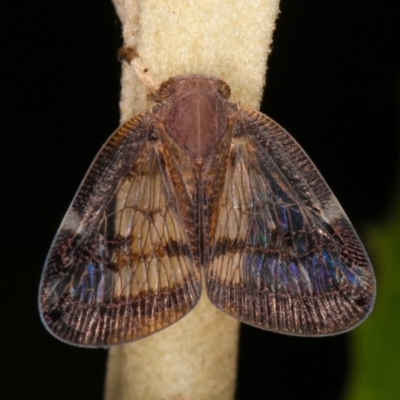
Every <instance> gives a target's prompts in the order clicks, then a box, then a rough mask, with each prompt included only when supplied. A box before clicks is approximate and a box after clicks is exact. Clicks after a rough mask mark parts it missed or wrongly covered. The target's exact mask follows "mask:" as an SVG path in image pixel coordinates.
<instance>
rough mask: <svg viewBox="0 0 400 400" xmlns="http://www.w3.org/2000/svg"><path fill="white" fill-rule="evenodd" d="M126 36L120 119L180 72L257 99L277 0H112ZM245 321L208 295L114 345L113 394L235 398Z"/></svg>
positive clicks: (109, 397) (149, 398) (123, 397)
mask: <svg viewBox="0 0 400 400" xmlns="http://www.w3.org/2000/svg"><path fill="white" fill-rule="evenodd" d="M113 2H114V4H115V7H116V9H117V13H118V15H119V17H120V19H121V21H122V26H123V37H124V43H125V46H127V47H131V48H133V49H135V51H136V52H137V54H138V55H139V57H138V58H135V59H134V60H132V62H131V64H130V65H129V64H128V63H123V71H122V90H121V103H120V107H121V121H122V122H123V121H126V120H127V119H129V118H130V117H132V116H133V115H134V114H136V113H137V112H138V111H140V110H143V109H146V108H148V106H149V104H148V103H147V100H146V95H147V93H148V92H149V90H153V88H154V87H155V86H158V85H159V84H160V83H161V82H162V81H164V80H166V79H168V78H169V77H171V76H175V75H186V74H194V73H196V74H205V75H214V76H218V77H219V78H221V79H223V80H225V81H226V82H227V83H228V84H229V85H230V86H231V89H232V100H233V101H239V100H240V102H241V104H242V105H244V106H247V107H250V108H253V109H256V108H258V107H259V103H260V100H261V97H262V92H263V87H264V84H265V70H266V63H267V57H268V54H269V52H270V45H271V42H272V33H273V30H274V27H275V22H274V21H275V19H276V16H277V14H278V5H279V1H278V0H253V1H251V2H250V1H232V0H219V1H211V0H164V1H163V0H141V1H140V0H113ZM238 328H239V323H238V322H237V321H236V320H234V319H232V318H230V317H228V316H226V315H224V314H222V313H221V312H220V311H218V310H217V309H216V308H215V307H213V306H212V305H211V304H210V302H209V300H208V299H207V297H206V295H203V296H202V298H201V300H200V302H199V304H198V305H197V306H196V308H195V309H194V310H193V311H192V312H191V313H189V315H188V316H186V317H185V318H183V319H182V320H181V321H179V322H177V323H176V324H175V325H173V326H171V327H169V328H167V329H165V330H163V331H161V332H159V333H156V334H155V335H153V336H150V337H148V338H146V339H143V340H140V341H138V342H134V343H131V344H127V345H123V346H118V347H113V348H111V349H110V351H109V357H108V366H107V377H106V389H105V399H106V400H142V399H143V400H161V399H165V400H167V399H168V400H172V399H173V400H178V399H179V400H210V399H216V400H232V399H233V398H234V393H235V380H236V362H237V345H238Z"/></svg>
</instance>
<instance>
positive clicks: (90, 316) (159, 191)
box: [40, 115, 200, 346]
mask: <svg viewBox="0 0 400 400" xmlns="http://www.w3.org/2000/svg"><path fill="white" fill-rule="evenodd" d="M147 119H149V118H147ZM143 120H144V119H143V118H142V116H140V115H139V116H138V117H135V118H134V120H132V121H131V122H129V123H128V124H127V125H125V126H123V127H122V128H120V129H119V130H118V131H117V132H116V133H115V134H114V135H113V136H112V137H111V138H110V140H109V142H108V143H107V144H106V145H105V146H104V147H103V149H102V150H101V151H100V153H99V155H98V157H97V158H96V160H95V162H94V163H93V165H92V166H91V168H90V170H89V173H88V175H87V176H86V178H85V180H84V182H83V184H82V186H81V188H80V190H79V191H78V194H77V196H76V198H75V199H74V202H73V204H72V205H71V208H70V210H69V211H68V213H67V216H66V217H65V219H64V221H63V223H62V225H61V227H60V230H59V233H58V234H57V236H56V238H55V241H54V243H53V246H52V248H51V251H50V254H49V257H48V260H47V262H46V268H45V270H44V275H43V277H42V284H41V297H40V301H41V313H42V318H43V320H44V322H45V324H46V325H47V327H48V328H49V330H50V331H51V332H52V333H53V334H55V335H56V336H58V337H59V338H61V339H62V340H64V341H67V342H72V343H75V344H80V345H84V346H107V345H110V344H119V343H124V342H127V341H132V340H136V339H139V338H141V337H144V336H147V335H149V334H151V333H153V332H156V331H158V330H160V329H162V328H164V327H166V326H169V325H170V324H172V323H174V322H175V321H177V320H178V319H180V318H181V317H183V316H184V315H185V314H186V313H188V312H189V311H190V310H191V309H192V308H193V307H194V306H195V305H196V303H197V301H198V299H199V296H200V278H199V269H198V266H197V265H196V263H197V259H196V257H195V254H194V253H195V250H194V248H193V243H192V242H191V240H190V237H189V234H188V233H187V232H188V231H189V229H186V227H185V221H184V218H183V216H182V213H181V210H180V208H179V206H178V204H180V206H181V207H182V209H184V210H185V212H186V216H187V215H188V214H190V210H192V211H193V208H194V206H193V203H192V202H191V199H190V196H186V197H185V196H182V197H181V198H180V201H179V203H178V199H177V192H176V190H178V191H181V190H182V189H181V187H179V188H178V189H177V187H176V185H177V183H178V181H179V174H178V173H177V171H176V161H175V159H174V156H173V155H172V154H171V153H170V152H169V149H168V144H166V143H163V142H162V140H161V139H160V136H159V132H158V130H157V128H155V127H153V128H152V126H151V124H149V123H148V122H147V125H146V126H144V122H143Z"/></svg>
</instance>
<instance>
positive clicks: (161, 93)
mask: <svg viewBox="0 0 400 400" xmlns="http://www.w3.org/2000/svg"><path fill="white" fill-rule="evenodd" d="M174 93H175V85H174V84H173V83H172V82H171V81H166V82H163V83H162V84H161V85H160V88H159V89H158V90H157V97H158V98H159V99H160V100H165V99H167V98H168V97H170V96H172V95H173V94H174Z"/></svg>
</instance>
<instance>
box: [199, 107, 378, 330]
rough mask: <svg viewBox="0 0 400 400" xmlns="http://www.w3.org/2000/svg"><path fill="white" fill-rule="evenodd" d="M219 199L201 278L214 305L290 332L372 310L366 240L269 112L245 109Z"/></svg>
mask: <svg viewBox="0 0 400 400" xmlns="http://www.w3.org/2000/svg"><path fill="white" fill-rule="evenodd" d="M215 209H216V210H217V211H216V213H217V214H216V215H215V216H214V219H216V221H217V222H216V227H215V231H214V233H213V236H212V237H211V239H210V246H211V252H210V260H209V268H208V273H207V277H206V285H207V293H208V296H209V298H210V300H211V301H212V303H213V304H214V305H215V306H217V307H218V308H219V309H221V310H222V311H224V312H226V313H228V314H230V315H232V316H234V317H236V318H238V319H240V320H242V321H243V322H246V323H249V324H252V325H255V326H258V327H260V328H264V329H269V330H273V331H278V332H281V333H287V334H294V335H329V334H334V333H339V332H342V331H346V330H348V329H350V328H352V327H354V326H355V325H357V324H359V323H360V322H361V321H362V320H363V319H364V318H365V317H366V316H367V315H368V313H369V312H370V310H371V308H372V306H373V302H374V297H375V279H374V275H373V270H372V267H371V265H370V262H369V259H368V256H367V255H366V253H365V250H364V248H363V246H362V244H361V243H360V241H359V239H358V237H357V235H356V233H355V231H354V229H353V227H352V225H351V223H350V222H349V220H348V218H347V216H346V215H345V213H344V212H343V210H342V208H341V207H340V205H339V203H338V202H337V200H336V198H335V197H334V195H333V194H332V192H331V191H330V189H329V188H328V186H327V185H326V183H325V182H324V180H323V179H322V177H321V176H320V174H319V172H318V171H317V170H316V168H315V166H314V165H313V164H312V162H311V161H310V160H309V158H308V157H307V155H306V154H305V153H304V151H303V150H302V149H301V148H300V146H299V145H298V144H297V143H296V142H295V141H294V140H293V139H292V138H291V136H290V135H289V134H288V133H287V132H286V131H284V130H283V129H282V128H281V127H280V126H278V125H277V124H276V123H275V122H274V121H272V120H270V119H269V118H268V117H266V116H264V115H262V114H260V113H257V112H254V111H243V110H242V112H241V116H240V118H239V122H238V125H237V126H236V127H235V137H234V138H233V139H232V144H231V150H230V155H229V161H228V163H227V170H226V177H225V184H224V188H223V190H222V194H221V196H220V199H219V205H218V207H216V208H215ZM212 219H213V216H211V220H212Z"/></svg>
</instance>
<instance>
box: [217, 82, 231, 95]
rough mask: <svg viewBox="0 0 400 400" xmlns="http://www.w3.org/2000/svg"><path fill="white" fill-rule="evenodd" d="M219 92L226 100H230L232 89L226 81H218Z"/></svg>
mask: <svg viewBox="0 0 400 400" xmlns="http://www.w3.org/2000/svg"><path fill="white" fill-rule="evenodd" d="M218 92H219V93H220V95H221V96H222V97H224V98H225V99H229V97H231V88H230V87H229V85H228V84H227V83H225V82H224V81H218Z"/></svg>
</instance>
